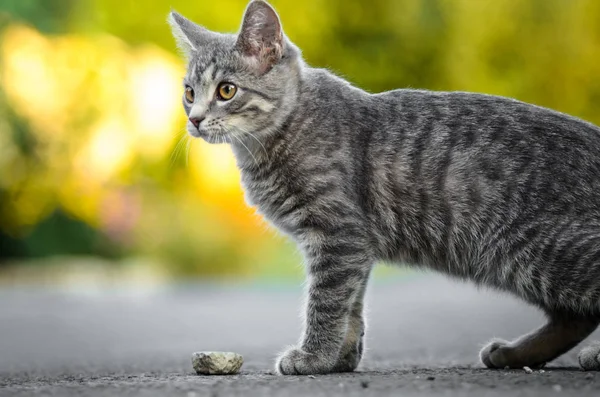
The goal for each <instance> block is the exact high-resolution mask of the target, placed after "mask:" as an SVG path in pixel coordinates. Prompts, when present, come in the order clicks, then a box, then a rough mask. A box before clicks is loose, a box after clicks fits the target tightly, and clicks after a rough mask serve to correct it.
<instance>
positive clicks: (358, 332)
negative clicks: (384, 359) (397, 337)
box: [334, 280, 368, 372]
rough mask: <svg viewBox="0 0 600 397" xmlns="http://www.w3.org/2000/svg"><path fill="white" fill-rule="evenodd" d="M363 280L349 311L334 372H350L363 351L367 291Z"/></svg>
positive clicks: (356, 364)
mask: <svg viewBox="0 0 600 397" xmlns="http://www.w3.org/2000/svg"><path fill="white" fill-rule="evenodd" d="M367 281H368V280H365V281H364V282H363V284H362V286H361V288H360V291H359V293H358V295H357V296H356V299H355V301H354V304H353V305H352V310H351V311H350V319H349V322H348V330H347V332H346V338H345V339H344V344H343V345H342V350H341V351H340V355H339V357H338V360H337V363H336V365H335V368H334V372H352V371H354V370H355V369H356V368H357V367H358V364H359V363H360V360H361V359H362V357H363V351H364V349H365V341H364V339H365V332H366V321H365V315H364V313H363V312H364V299H365V292H366V289H367Z"/></svg>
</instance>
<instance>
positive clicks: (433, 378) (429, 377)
mask: <svg viewBox="0 0 600 397" xmlns="http://www.w3.org/2000/svg"><path fill="white" fill-rule="evenodd" d="M427 380H435V376H428V377H427Z"/></svg>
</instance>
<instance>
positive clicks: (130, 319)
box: [0, 274, 600, 397]
mask: <svg viewBox="0 0 600 397" xmlns="http://www.w3.org/2000/svg"><path fill="white" fill-rule="evenodd" d="M301 297H302V290H301V288H300V286H296V285H291V284H284V285H277V284H273V283H262V284H261V283H259V284H235V285H232V284H226V285H223V284H209V283H206V284H188V285H178V286H167V287H162V288H152V289H140V288H112V289H103V288H92V287H90V286H88V287H80V288H77V289H73V288H71V289H58V288H57V289H48V288H43V289H41V288H34V287H10V288H6V287H4V288H2V289H0V396H116V395H118V396H170V395H173V396H185V397H194V396H228V395H234V396H300V395H311V396H315V397H316V396H336V395H340V396H341V395H344V396H354V395H356V396H358V395H360V396H367V395H390V396H392V395H393V396H398V395H401V396H417V395H418V396H477V397H482V396H506V395H515V396H552V395H563V396H564V395H573V396H599V395H600V373H595V372H582V371H580V370H579V369H578V366H577V360H576V354H577V352H578V351H579V349H580V348H581V346H580V347H578V348H577V349H576V350H574V351H573V352H571V353H569V354H567V355H565V356H564V357H562V358H560V359H558V360H556V361H555V362H553V363H551V364H550V365H548V366H547V367H546V368H545V369H544V371H543V372H540V371H534V372H533V373H531V374H528V373H526V372H525V371H523V370H488V369H485V368H483V366H482V365H481V364H480V363H479V360H478V351H479V349H480V348H481V347H482V346H483V345H484V344H485V343H486V342H487V341H488V340H489V339H490V338H491V337H502V338H505V339H510V338H514V337H516V336H519V335H520V334H522V333H524V332H527V331H529V330H531V329H533V328H534V327H536V326H538V325H540V324H541V323H542V321H543V317H542V315H541V314H540V313H539V312H537V311H536V310H535V309H533V308H531V307H528V306H526V305H525V304H523V303H521V302H519V301H517V300H515V299H513V298H511V297H510V296H507V295H501V294H497V293H494V292H490V291H482V290H477V289H475V288H474V287H473V286H470V285H468V284H463V283H457V282H454V281H448V280H445V279H444V278H440V277H437V276H432V275H422V274H415V275H410V276H406V277H394V278H392V279H388V280H375V282H373V283H372V285H370V289H369V290H368V293H367V302H368V308H369V310H368V312H369V313H368V330H367V352H366V356H365V359H364V360H363V362H362V364H361V366H360V367H359V370H358V371H357V372H355V373H351V374H333V375H323V376H314V377H313V376H310V377H306V376H304V377H297V376H277V375H275V374H274V373H273V363H274V359H275V357H276V355H277V353H278V352H279V351H282V350H283V349H284V348H285V347H286V346H288V345H290V344H293V343H294V342H295V341H296V339H297V338H298V336H299V334H300V325H301V322H300V318H299V315H298V314H299V309H300V303H301ZM593 339H597V340H598V339H600V334H599V333H595V334H594V335H593V336H592V337H591V338H590V340H593ZM590 340H588V341H587V343H589V341H590ZM203 350H213V351H214V350H223V351H235V352H238V353H241V354H243V355H244V358H245V363H244V366H243V367H242V372H241V373H240V374H239V375H235V376H198V375H195V374H194V373H193V370H192V366H191V354H192V352H194V351H203Z"/></svg>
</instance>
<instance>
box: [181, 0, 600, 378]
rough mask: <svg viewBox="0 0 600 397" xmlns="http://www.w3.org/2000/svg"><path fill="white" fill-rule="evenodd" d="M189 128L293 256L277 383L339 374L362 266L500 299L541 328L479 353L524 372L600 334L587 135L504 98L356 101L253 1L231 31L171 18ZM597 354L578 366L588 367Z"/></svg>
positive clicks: (598, 229) (597, 182) (358, 337)
mask: <svg viewBox="0 0 600 397" xmlns="http://www.w3.org/2000/svg"><path fill="white" fill-rule="evenodd" d="M169 21H170V24H171V26H172V29H173V32H174V35H175V37H176V38H177V41H178V43H179V46H180V48H181V49H182V50H183V51H184V52H185V54H186V55H187V58H188V61H189V67H188V72H187V76H186V77H185V80H184V85H185V94H184V97H183V106H184V108H185V111H186V113H187V114H188V116H189V122H188V124H187V128H188V131H189V133H190V134H191V135H193V136H194V137H202V138H203V139H205V140H206V141H208V142H210V143H219V142H228V143H230V144H231V146H232V148H233V151H234V153H235V156H236V161H237V164H238V166H239V168H240V170H241V175H242V182H243V185H244V188H245V192H246V199H247V201H248V202H249V203H250V204H252V205H255V206H256V207H257V208H258V210H259V211H260V212H261V213H262V214H263V215H264V216H265V217H266V218H267V219H268V220H269V221H270V222H271V223H273V224H274V225H275V226H276V227H277V228H279V229H280V230H281V231H283V232H284V233H286V234H288V235H289V236H291V237H292V238H293V239H294V240H295V241H296V242H297V244H298V245H299V247H300V248H301V249H302V251H303V253H304V254H305V258H306V269H307V273H308V291H307V293H308V298H307V302H306V316H305V329H304V333H303V335H302V337H301V340H300V342H299V344H298V346H297V347H294V348H292V349H290V350H288V351H287V352H285V353H284V354H282V355H281V357H280V358H279V359H278V361H277V365H276V368H277V370H278V372H279V373H281V374H317V373H329V372H339V371H353V370H354V369H355V368H356V367H357V366H358V364H359V361H360V359H361V357H362V354H363V349H364V342H363V340H364V334H365V319H364V314H363V299H364V295H365V288H366V285H367V281H368V279H369V273H370V272H371V269H372V267H373V265H374V264H375V262H377V261H387V262H395V263H406V264H410V265H412V266H420V267H425V268H429V269H432V270H435V271H439V272H442V273H445V274H447V275H450V276H453V277H458V278H461V279H468V280H472V281H474V282H475V283H477V284H479V285H485V286H489V287H492V288H495V289H499V290H504V291H510V292H512V293H513V294H515V295H516V296H518V297H520V298H522V299H523V300H525V301H527V302H529V303H530V304H533V305H536V306H538V307H539V308H541V309H542V310H543V311H544V312H545V313H546V314H547V318H548V322H547V324H546V325H544V326H542V327H541V328H539V329H538V330H535V331H533V332H531V333H530V334H528V335H525V336H523V337H521V338H519V339H517V340H514V341H510V342H508V341H503V340H494V341H492V342H491V343H490V344H489V345H488V346H487V347H485V348H484V349H483V350H482V351H481V353H480V356H481V360H482V361H483V363H484V364H485V365H486V366H488V367H490V368H504V367H511V368H518V367H523V366H525V365H527V366H530V367H531V366H540V365H543V364H544V363H546V362H548V361H550V360H552V359H554V358H556V357H558V356H559V355H561V354H563V353H565V352H567V351H568V350H569V349H571V348H573V347H574V346H575V345H577V344H578V343H579V342H581V341H582V340H583V339H584V338H586V337H587V336H588V335H590V333H592V332H593V331H594V330H595V329H596V327H597V326H598V324H599V323H600V129H599V128H598V127H596V126H594V125H592V124H590V123H587V122H585V121H582V120H580V119H577V118H574V117H571V116H568V115H565V114H561V113H558V112H555V111H552V110H549V109H545V108H541V107H538V106H533V105H529V104H526V103H522V102H519V101H516V100H513V99H508V98H502V97H496V96H489V95H480V94H472V93H463V92H430V91H422V90H394V91H390V92H384V93H380V94H370V93H367V92H365V91H362V90H360V89H358V88H356V87H353V86H352V85H350V84H349V83H347V82H346V81H344V80H342V79H340V78H338V77H336V76H334V75H332V74H331V73H329V72H328V71H326V70H323V69H314V68H310V67H308V66H307V65H305V64H304V62H303V61H302V58H301V54H300V51H299V50H298V48H297V47H296V46H295V45H294V44H292V43H291V42H290V41H289V40H288V39H287V37H286V36H285V35H284V33H283V31H282V29H281V24H280V21H279V18H278V16H277V14H276V13H275V11H274V10H273V9H272V8H271V7H270V6H269V5H268V4H267V3H265V2H264V1H259V0H257V1H253V2H251V3H250V4H249V6H248V8H247V10H246V13H245V16H244V20H243V23H242V27H241V31H240V33H239V34H237V35H230V34H220V33H214V32H211V31H208V30H206V29H205V28H203V27H200V26H198V25H196V24H194V23H193V22H191V21H189V20H187V19H185V18H184V17H182V16H181V15H179V14H177V13H175V12H172V13H171V14H170V17H169ZM599 354H600V345H597V346H593V347H589V348H587V349H585V350H583V351H582V353H581V354H580V355H579V360H580V364H581V366H582V367H583V368H584V369H588V370H591V369H595V370H597V369H600V356H599Z"/></svg>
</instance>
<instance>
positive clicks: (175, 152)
mask: <svg viewBox="0 0 600 397" xmlns="http://www.w3.org/2000/svg"><path fill="white" fill-rule="evenodd" d="M188 140H189V136H188V135H187V134H185V135H182V136H181V137H180V138H179V140H178V141H177V143H176V144H175V147H174V148H173V151H172V152H171V161H170V163H171V167H174V166H175V163H176V162H177V158H178V157H179V155H180V154H181V152H182V149H183V147H184V146H185V144H184V142H187V141H188Z"/></svg>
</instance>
